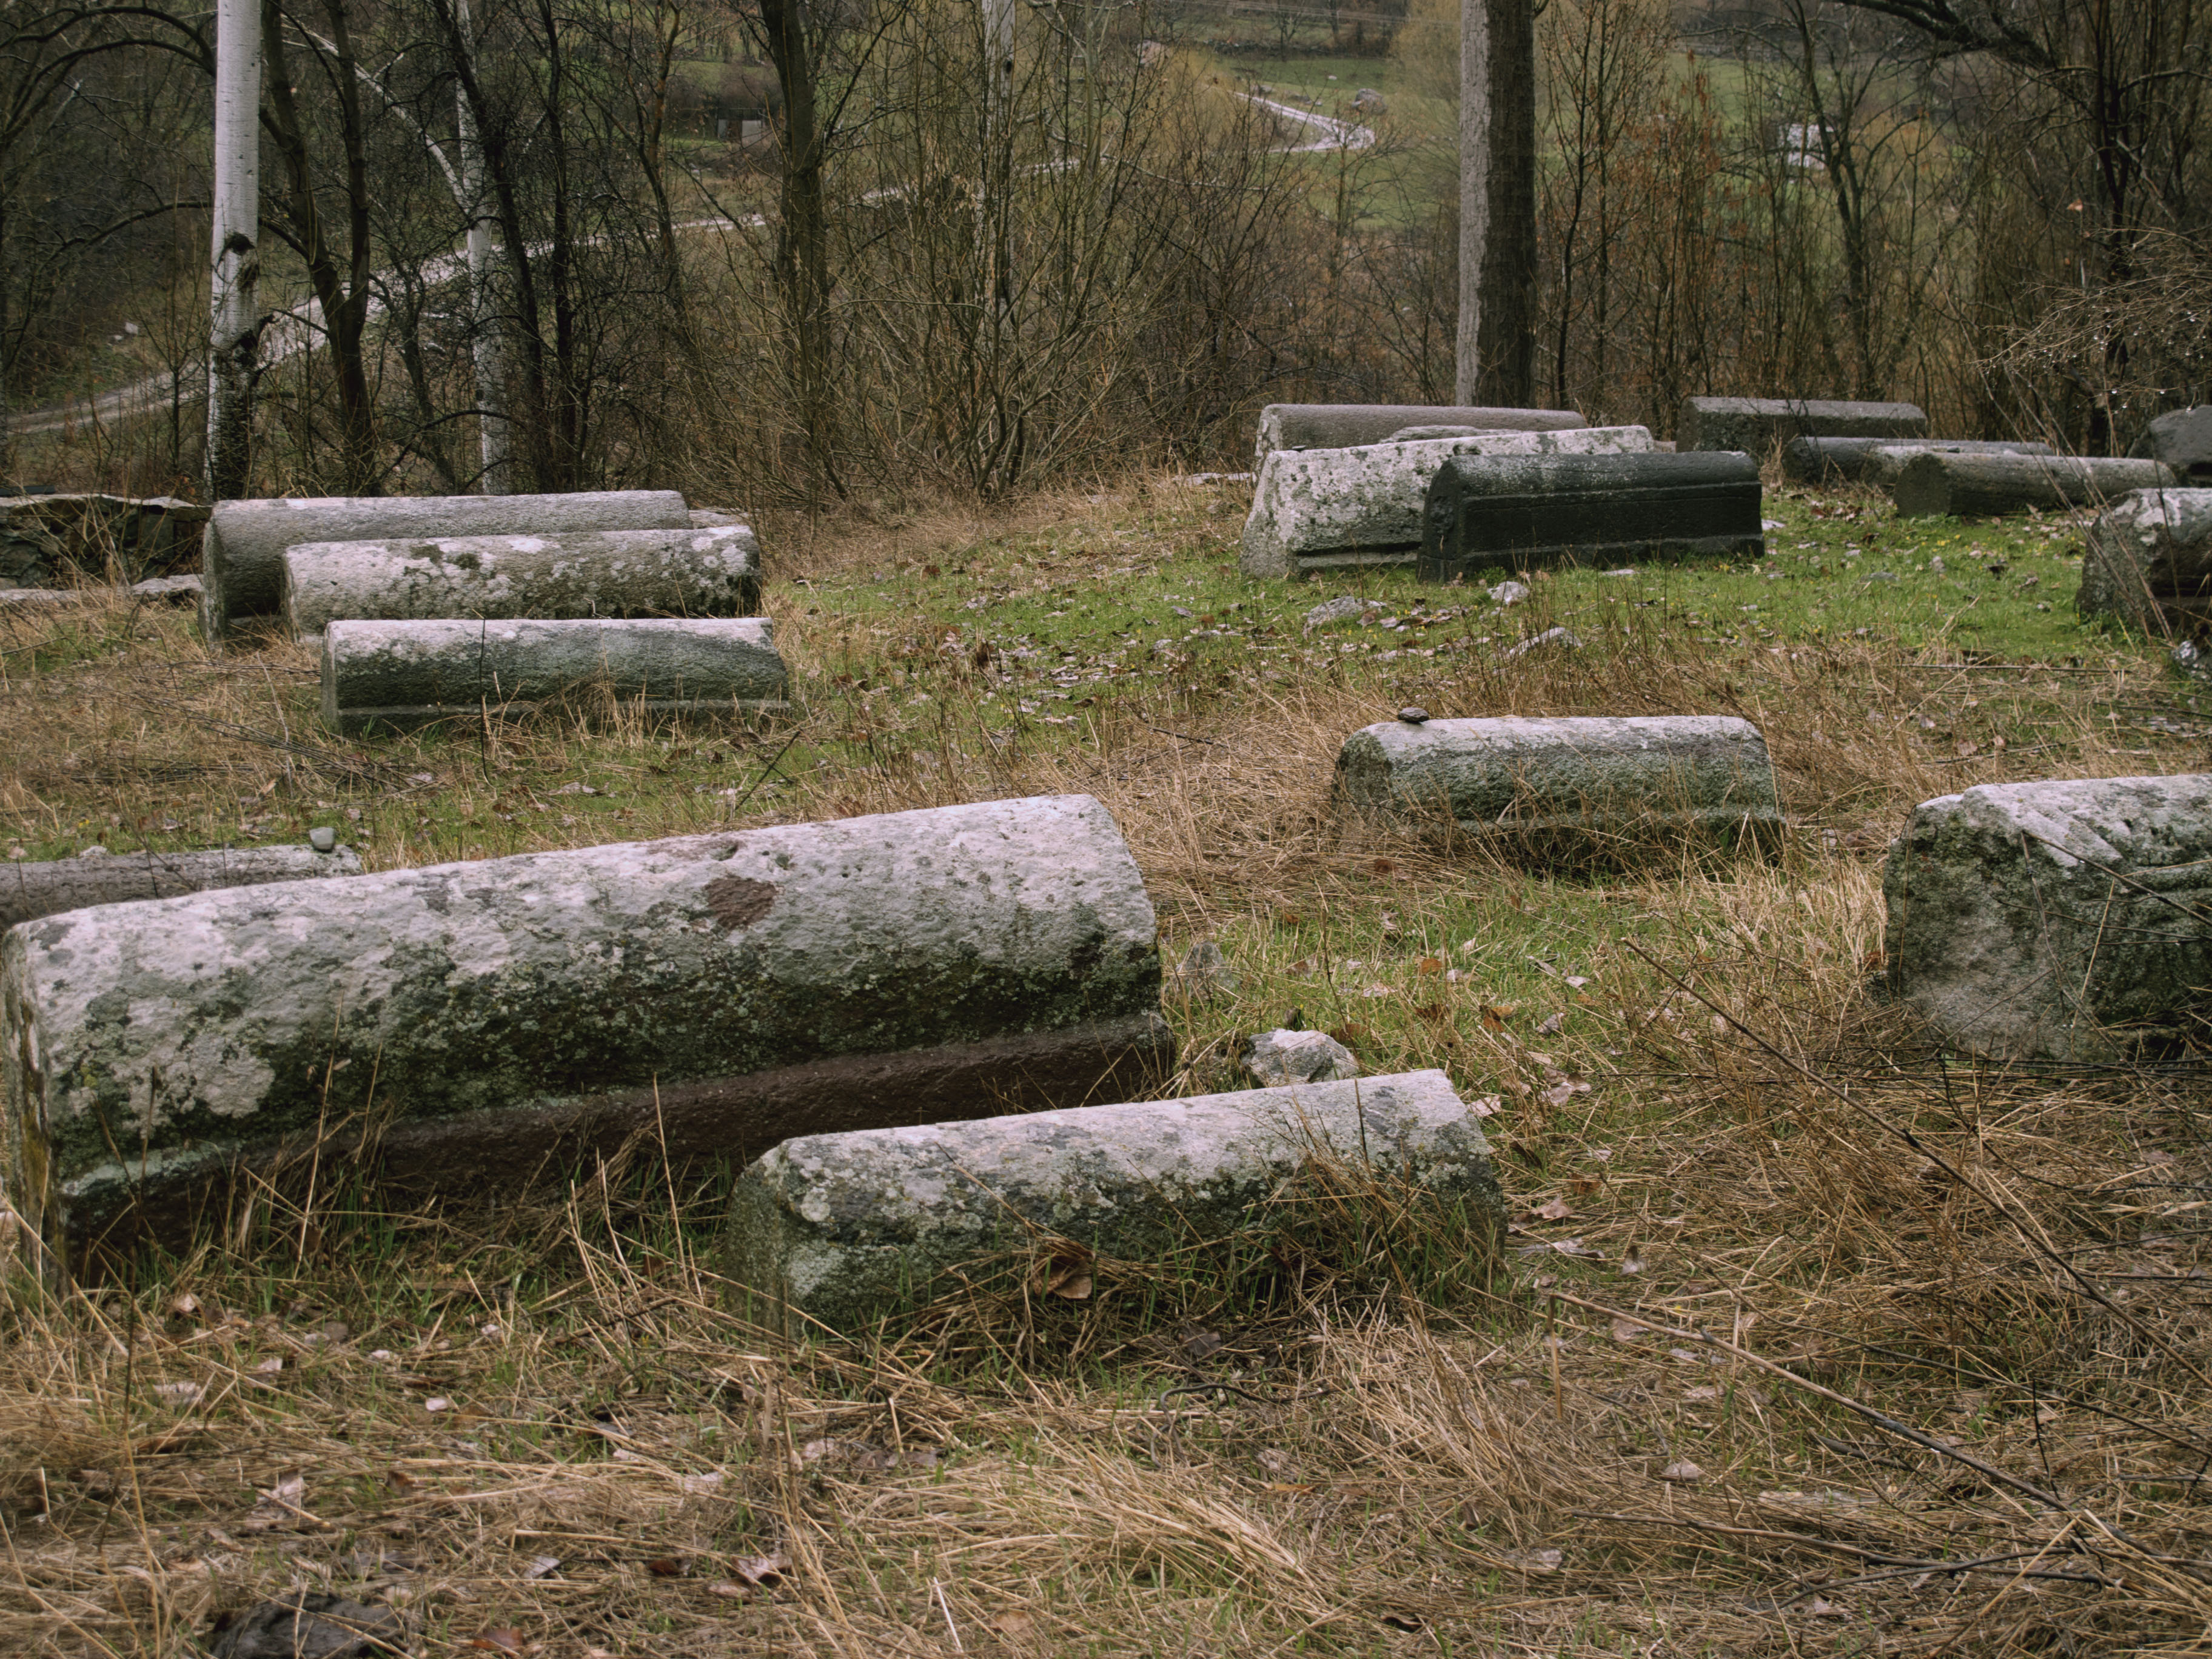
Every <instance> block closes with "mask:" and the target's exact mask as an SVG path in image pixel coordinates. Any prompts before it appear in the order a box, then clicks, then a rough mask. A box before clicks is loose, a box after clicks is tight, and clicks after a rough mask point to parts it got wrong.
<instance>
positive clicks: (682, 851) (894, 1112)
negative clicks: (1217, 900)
mask: <svg viewBox="0 0 2212 1659" xmlns="http://www.w3.org/2000/svg"><path fill="white" fill-rule="evenodd" d="M311 888H312V890H310V889H311ZM1159 982H1160V963H1159V955H1158V946H1157V944H1156V942H1155V937H1154V921H1153V915H1152V904H1151V902H1150V901H1149V899H1148V898H1147V897H1146V893H1145V887H1144V883H1143V881H1142V879H1141V878H1140V877H1139V874H1138V872H1137V867H1136V864H1135V862H1134V860H1133V859H1132V858H1131V857H1130V855H1129V850H1128V848H1127V845H1126V844H1125V843H1124V842H1123V841H1122V839H1121V833H1120V831H1119V830H1118V829H1116V828H1115V823H1114V820H1113V818H1112V817H1110V816H1109V814H1108V812H1107V811H1106V809H1105V808H1104V807H1103V806H1101V805H1099V804H1098V803H1097V801H1095V800H1092V799H1090V798H1089V797H1087V796H1080V795H1075V796H1049V797H1041V798H1037V799H1027V800H1010V801H994V802H990V803H987V804H984V805H969V806H956V807H945V808H939V809H935V810H931V811H916V812H899V813H892V814H888V815H885V816H882V817H861V818H848V819H844V820H840V821H837V822H833V823H804V824H790V825H784V826H780V827H775V828H770V829H751V830H746V831H743V832H738V831H732V832H728V833H723V834H713V835H702V836H685V837H681V838H678V839H674V840H668V841H657V842H635V843H629V844H623V845H616V846H608V847H593V848H580V849H578V850H574V851H568V852H557V853H540V854H530V855H527V856H525V857H519V858H507V859H496V860H487V861H484V862H482V863H473V864H450V865H440V866H431V867H428V868H423V869H414V870H394V871H386V872H380V873H376V874H372V875H365V876H355V877H351V878H343V879H341V880H339V881H337V882H335V883H325V882H317V883H312V884H296V883H295V884H286V885H283V886H273V887H254V888H244V889H238V890H231V891H227V892H215V893H201V894H196V895H193V896H189V897H184V898H175V899H167V900H162V901H159V902H152V903H142V904H119V905H110V906H107V907H105V908H100V909H96V910H78V911H72V912H70V913H69V914H67V915H58V916H49V917H46V918H45V919H44V920H42V921H33V922H28V923H26V924H24V925H23V926H21V927H14V928H11V929H9V932H8V933H6V934H5V935H4V936H0V1039H4V1048H0V1053H5V1054H7V1055H8V1056H9V1066H8V1068H7V1072H6V1089H7V1097H6V1103H5V1115H4V1118H0V1190H3V1191H4V1196H6V1198H7V1199H8V1200H9V1202H10V1203H11V1204H13V1205H14V1206H15V1208H16V1210H17V1211H18V1212H21V1214H23V1215H24V1216H26V1217H27V1218H30V1219H31V1220H32V1222H33V1225H38V1226H40V1227H41V1228H42V1229H43V1230H44V1231H46V1233H47V1234H48V1235H49V1236H50V1237H62V1236H68V1237H75V1238H82V1237H86V1236H87V1235H88V1234H89V1233H91V1232H94V1231H98V1230H99V1229H100V1228H102V1227H104V1226H106V1225H107V1224H108V1223H110V1222H111V1221H113V1220H115V1219H117V1218H118V1217H120V1216H121V1215H122V1214H123V1212H125V1210H126V1209H127V1208H128V1207H129V1204H130V1200H131V1194H132V1191H133V1189H134V1188H137V1189H140V1191H141V1193H142V1194H143V1199H144V1200H145V1207H146V1212H147V1213H148V1214H149V1215H153V1216H155V1217H156V1218H159V1217H161V1216H164V1215H167V1214H168V1213H169V1212H173V1211H176V1210H179V1209H180V1208H182V1207H184V1206H188V1205H189V1203H190V1202H191V1201H192V1200H194V1199H195V1198H196V1196H197V1195H198V1194H204V1192H205V1191H206V1190H207V1188H208V1184H209V1182H210V1180H211V1179H213V1178H215V1177H216V1176H221V1175H222V1174H223V1173H224V1172H225V1171H226V1170H228V1169H229V1168H230V1166H231V1165H233V1164H236V1163H240V1162H243V1163H246V1164H257V1163H265V1162H266V1161H267V1160H269V1159H270V1158H275V1157H277V1156H279V1155H281V1154H282V1153H283V1152H284V1150H285V1149H286V1148H287V1146H289V1145H291V1144H293V1143H294V1142H295V1141H296V1139H297V1138H299V1137H302V1136H305V1137H307V1138H309V1139H312V1138H313V1135H314V1134H315V1133H316V1132H317V1131H318V1130H320V1131H321V1133H324V1134H325V1136H326V1137H329V1138H330V1139H328V1142H327V1144H326V1145H325V1147H324V1151H323V1157H324V1158H325V1159H326V1160H327V1159H330V1158H339V1157H342V1156H343V1157H345V1158H351V1157H352V1153H351V1152H350V1147H351V1143H352V1140H356V1139H359V1136H360V1132H361V1129H362V1121H363V1117H364V1115H374V1118H375V1119H377V1120H380V1121H384V1122H385V1123H386V1126H387V1127H384V1128H383V1129H382V1130H381V1131H380V1135H379V1136H378V1138H377V1139H376V1141H375V1148H376V1157H377V1158H378V1159H379V1160H380V1163H381V1164H382V1166H383V1167H384V1169H385V1170H386V1173H387V1175H388V1176H392V1177H393V1178H397V1179H404V1180H406V1181H408V1182H412V1183H415V1184H420V1185H435V1186H439V1187H442V1188H447V1190H454V1191H459V1192H464V1193H469V1192H478V1191H489V1190H496V1189H499V1188H512V1187H513V1186H516V1185H519V1184H520V1183H521V1182H525V1181H526V1180H528V1179H529V1178H530V1177H531V1176H532V1175H533V1174H534V1173H536V1172H538V1170H541V1169H545V1168H550V1169H552V1170H556V1171H559V1170H567V1169H568V1168H571V1167H573V1166H574V1164H575V1162H576V1160H578V1159H580V1158H588V1157H589V1156H590V1155H591V1154H592V1153H593V1152H607V1151H611V1150H612V1149H613V1147H614V1146H618V1145H620V1144H621V1143H622V1141H623V1139H624V1138H625V1137H627V1136H629V1135H631V1134H637V1133H642V1134H645V1135H647V1136H649V1137H651V1138H652V1139H653V1145H654V1146H655V1148H656V1152H657V1150H658V1148H659V1147H660V1146H665V1147H666V1148H667V1149H668V1152H669V1154H670V1155H671V1157H675V1158H701V1157H705V1158H714V1157H734V1156H739V1155H742V1156H745V1157H750V1156H753V1155H755V1154H757V1153H758V1152H761V1151H762V1150H763V1149H764V1148H766V1147H768V1146H772V1145H774V1144H775V1142H777V1141H779V1140H782V1139H787V1138H788V1137H789V1136H791V1135H793V1134H799V1133H808V1132H811V1131H813V1130H817V1129H833V1128H834V1129H849V1128H857V1127H872V1126H875V1125H879V1124H885V1123H902V1122H915V1121H937V1120H939V1119H945V1118H954V1117H963V1116H973V1115H978V1114H980V1113H986V1112H994V1111H1004V1110H1009V1109H1019V1108H1021V1107H1023V1106H1030V1105H1035V1106H1057V1105H1065V1104H1069V1103H1075V1102H1079V1101H1083V1100H1086V1099H1097V1098H1098V1097H1099V1096H1100V1094H1101V1093H1102V1092H1103V1091H1106V1090H1107V1089H1109V1087H1110V1088H1112V1089H1113V1090H1114V1091H1115V1092H1117V1093H1127V1092H1133V1091H1138V1090H1140V1089H1142V1088H1143V1087H1145V1086H1147V1085H1148V1084H1149V1083H1150V1081H1151V1080H1152V1068H1154V1067H1155V1066H1158V1064H1159V1063H1160V1062H1161V1061H1162V1060H1166V1059H1171V1056H1172V1054H1173V1043H1172V1040H1171V1039H1170V1038H1169V1037H1168V1036H1166V1035H1165V1030H1164V1027H1163V1026H1162V1025H1161V1023H1160V1020H1159V1015H1158V1002H1159ZM1107 1097H1109V1098H1111V1097H1113V1096H1112V1095H1110V1094H1109V1095H1108V1096H1107ZM349 1137H350V1139H349ZM325 1167H329V1165H328V1164H327V1163H326V1164H325Z"/></svg>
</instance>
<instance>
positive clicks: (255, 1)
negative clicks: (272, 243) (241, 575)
mask: <svg viewBox="0 0 2212 1659" xmlns="http://www.w3.org/2000/svg"><path fill="white" fill-rule="evenodd" d="M215 40H216V46H215V213H214V216H213V221H214V224H213V234H212V236H211V238H210V245H211V246H210V260H211V265H212V272H211V276H212V281H211V283H210V323H211V325H212V326H211V329H210V336H209V340H208V445H207V484H208V495H209V498H210V500H213V501H223V500H226V499H235V498H236V497H238V496H240V495H244V494H245V493H246V489H247V488H248V485H249V481H250V478H251V476H252V460H253V377H254V358H255V356H256V353H257V350H258V346H259V343H260V331H261V319H260V313H259V311H258V307H257V305H256V297H257V296H256V289H258V287H259V285H260V281H261V246H260V244H261V0H218V4H217V9H216V31H215Z"/></svg>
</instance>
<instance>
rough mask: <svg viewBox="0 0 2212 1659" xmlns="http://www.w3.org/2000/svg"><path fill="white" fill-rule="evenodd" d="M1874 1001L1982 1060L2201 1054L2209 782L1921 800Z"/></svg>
mask: <svg viewBox="0 0 2212 1659" xmlns="http://www.w3.org/2000/svg"><path fill="white" fill-rule="evenodd" d="M1882 894H1883V897H1884V898H1885V900H1886V901H1887V908H1888V928H1887V939H1886V940H1885V955H1886V958H1887V969H1888V974H1889V983H1890V986H1891V988H1892V989H1893V991H1894V992H1895V993H1896V994H1897V995H1899V997H1900V998H1902V999H1903V1000H1904V1001H1905V1002H1906V1003H1907V1004H1908V1005H1910V1006H1911V1007H1912V1008H1914V1009H1915V1010H1917V1012H1919V1013H1920V1014H1921V1015H1922V1016H1923V1018H1926V1019H1927V1020H1928V1021H1929V1024H1933V1025H1934V1026H1935V1027H1936V1029H1937V1030H1940V1031H1942V1033H1943V1034H1944V1035H1945V1036H1948V1037H1949V1038H1950V1039H1951V1040H1952V1041H1953V1042H1957V1043H1959V1044H1960V1045H1961V1046H1962V1047H1965V1048H1970V1049H1972V1050H1974V1051H1975V1052H1977V1053H1979V1054H1986V1055H1989V1056H1990V1057H1991V1058H1993V1059H1997V1060H2035V1059H2048V1060H2103V1059H2108V1058H2111V1057H2112V1056H2114V1055H2116V1054H2127V1053H2130V1052H2132V1051H2136V1050H2138V1049H2141V1048H2165V1047H2170V1046H2174V1045H2176V1044H2178V1043H2179V1042H2180V1041H2181V1040H2182V1039H2183V1038H2184V1037H2187V1038H2189V1039H2190V1040H2191V1041H2201V1040H2202V1037H2203V1033H2204V1028H2205V1024H2206V1020H2205V1014H2206V1011H2207V1006H2208V1004H2207V997H2206V987H2208V986H2212V920H2208V919H2209V918H2212V777H2207V776H2203V775H2190V776H2180V777H2155V778H2088V779H2059V780H2053V781H2046V782H2041V783H1997V784H1982V785H1979V786H1978V787H1974V788H1972V789H1969V790H1967V791H1966V792H1965V793H1962V794H1957V795H1945V796H1942V797H1941V798H1939V799H1935V800H1931V801H1923V803H1922V804H1921V805H1919V806H1918V807H1917V808H1916V809H1914V811H1913V814H1912V817H1911V821H1910V822H1909V823H1907V824H1906V825H1905V833H1904V834H1903V835H1902V836H1899V838H1898V839H1897V840H1896V841H1895V842H1893V843H1892V844H1891V847H1890V851H1889V863H1888V866H1887V869H1886V870H1885V871H1884V872H1883V876H1882Z"/></svg>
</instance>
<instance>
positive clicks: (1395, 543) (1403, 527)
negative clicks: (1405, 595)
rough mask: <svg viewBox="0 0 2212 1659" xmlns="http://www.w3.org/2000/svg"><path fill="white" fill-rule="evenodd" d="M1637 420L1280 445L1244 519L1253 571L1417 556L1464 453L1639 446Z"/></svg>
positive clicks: (1285, 571) (1643, 434)
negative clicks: (1448, 471)
mask: <svg viewBox="0 0 2212 1659" xmlns="http://www.w3.org/2000/svg"><path fill="white" fill-rule="evenodd" d="M1650 447H1651V435H1650V433H1649V432H1647V431H1645V430H1644V428H1642V427H1640V426H1606V427H1588V428H1582V429H1580V430H1577V431H1569V432H1498V433H1491V434H1487V435H1478V436H1475V437H1472V438H1438V439H1433V440H1426V441H1419V442H1409V443H1378V444H1368V445H1366V446H1364V447H1360V448H1357V449H1309V450H1302V451H1291V450H1282V451H1279V452H1277V453H1274V454H1272V455H1270V456H1268V457H1267V462H1266V464H1265V465H1263V466H1262V467H1261V470H1260V482H1259V483H1258V484H1257V485H1255V487H1254V489H1253V491H1252V511H1251V513H1250V514H1249V516H1248V517H1247V518H1246V520H1244V548H1243V556H1242V558H1241V560H1240V566H1241V568H1242V569H1243V572H1244V574H1246V575H1248V576H1259V577H1286V576H1297V575H1301V574H1304V573H1305V572H1307V571H1310V570H1328V569H1339V568H1345V567H1346V566H1361V567H1364V566H1373V565H1397V564H1411V563H1412V562H1413V559H1414V557H1415V556H1416V555H1417V554H1418V552H1419V549H1420V545H1421V507H1422V502H1423V501H1424V500H1425V498H1426V495H1427V492H1428V489H1429V483H1430V481H1431V479H1432V478H1434V477H1436V475H1437V470H1438V469H1439V468H1440V467H1442V466H1443V465H1444V464H1445V463H1446V462H1447V461H1449V460H1451V459H1455V458H1458V457H1467V456H1495V457H1522V458H1534V457H1538V456H1546V455H1591V454H1638V453H1645V452H1648V451H1649V450H1650Z"/></svg>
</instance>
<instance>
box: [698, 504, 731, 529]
mask: <svg viewBox="0 0 2212 1659" xmlns="http://www.w3.org/2000/svg"><path fill="white" fill-rule="evenodd" d="M743 523H744V520H743V519H741V518H739V517H738V515H737V514H736V513H725V512H723V511H722V509H721V508H720V507H693V508H692V509H691V527H692V528H693V529H694V530H726V529H729V528H730V527H731V526H733V525H741V524H743Z"/></svg>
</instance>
